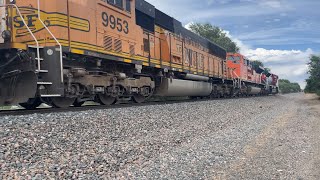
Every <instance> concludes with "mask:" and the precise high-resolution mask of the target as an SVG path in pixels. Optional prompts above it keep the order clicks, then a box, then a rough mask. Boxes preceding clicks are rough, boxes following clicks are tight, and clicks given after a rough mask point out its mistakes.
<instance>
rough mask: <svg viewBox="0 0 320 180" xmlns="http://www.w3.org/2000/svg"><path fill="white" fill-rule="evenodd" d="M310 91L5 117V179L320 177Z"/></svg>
mask: <svg viewBox="0 0 320 180" xmlns="http://www.w3.org/2000/svg"><path fill="white" fill-rule="evenodd" d="M319 115H320V102H319V100H316V99H315V98H314V97H312V96H309V95H308V96H305V95H303V94H292V95H284V96H283V95H277V96H270V97H256V98H244V99H241V98H240V99H224V100H213V101H199V102H181V103H172V104H159V105H155V104H149V105H147V106H134V107H120V108H111V109H91V110H85V111H77V112H51V113H45V114H29V115H20V116H0V179H9V178H10V177H11V178H19V177H24V178H23V179H28V178H34V179H47V178H50V177H51V178H54V179H72V178H74V179H79V178H80V179H311V180H313V179H314V180H318V179H320V141H319V139H320V119H319V117H320V116H319Z"/></svg>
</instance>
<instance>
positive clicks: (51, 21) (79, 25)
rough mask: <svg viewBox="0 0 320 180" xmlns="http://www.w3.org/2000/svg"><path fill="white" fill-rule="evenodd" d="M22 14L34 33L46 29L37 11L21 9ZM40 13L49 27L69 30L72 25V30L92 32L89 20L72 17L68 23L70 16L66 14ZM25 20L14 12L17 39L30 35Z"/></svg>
mask: <svg viewBox="0 0 320 180" xmlns="http://www.w3.org/2000/svg"><path fill="white" fill-rule="evenodd" d="M21 12H22V17H23V20H24V21H25V22H26V24H27V26H28V27H29V28H30V29H31V31H32V32H33V33H36V32H38V31H41V30H43V29H44V26H43V25H42V24H41V23H40V21H39V18H38V10H37V9H33V8H21ZM40 13H41V19H42V20H43V22H44V24H45V25H46V26H47V27H52V26H56V27H63V28H68V25H69V24H70V28H71V29H74V30H79V31H84V32H89V31H90V22H89V21H88V20H87V19H82V18H79V17H74V16H71V17H70V23H68V16H67V15H66V14H62V13H57V12H44V11H41V12H40ZM23 20H22V19H21V17H20V16H19V15H18V14H17V12H16V11H13V27H14V33H15V36H16V37H20V36H26V35H29V32H28V30H27V28H26V27H25V24H24V23H23Z"/></svg>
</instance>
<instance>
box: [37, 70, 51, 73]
mask: <svg viewBox="0 0 320 180" xmlns="http://www.w3.org/2000/svg"><path fill="white" fill-rule="evenodd" d="M36 72H37V73H48V72H49V71H48V70H36Z"/></svg>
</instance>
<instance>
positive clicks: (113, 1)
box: [108, 0, 123, 9]
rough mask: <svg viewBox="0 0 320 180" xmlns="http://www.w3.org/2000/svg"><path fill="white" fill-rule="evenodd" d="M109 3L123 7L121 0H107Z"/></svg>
mask: <svg viewBox="0 0 320 180" xmlns="http://www.w3.org/2000/svg"><path fill="white" fill-rule="evenodd" d="M108 3H109V4H112V5H114V6H116V7H118V8H121V9H123V1H122V0H108Z"/></svg>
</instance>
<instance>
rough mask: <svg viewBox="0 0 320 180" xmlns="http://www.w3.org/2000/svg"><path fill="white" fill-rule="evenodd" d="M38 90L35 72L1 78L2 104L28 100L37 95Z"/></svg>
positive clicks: (0, 103) (0, 104)
mask: <svg viewBox="0 0 320 180" xmlns="http://www.w3.org/2000/svg"><path fill="white" fill-rule="evenodd" d="M0 77H1V75H0ZM36 91H37V76H36V74H35V73H34V72H31V71H28V72H23V73H20V74H17V75H14V76H11V77H6V78H3V79H0V106H4V105H11V104H18V103H23V102H27V101H28V99H29V98H33V97H34V96H35V94H36Z"/></svg>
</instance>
